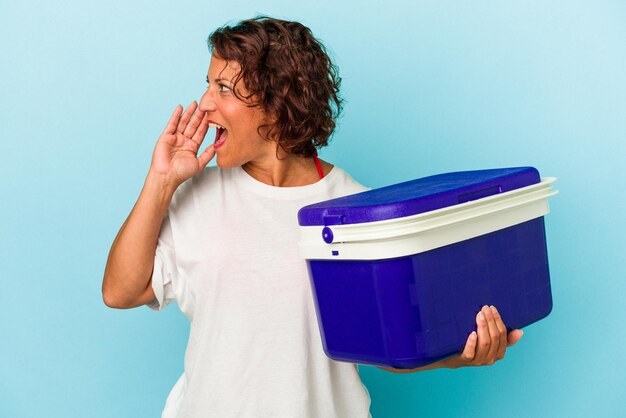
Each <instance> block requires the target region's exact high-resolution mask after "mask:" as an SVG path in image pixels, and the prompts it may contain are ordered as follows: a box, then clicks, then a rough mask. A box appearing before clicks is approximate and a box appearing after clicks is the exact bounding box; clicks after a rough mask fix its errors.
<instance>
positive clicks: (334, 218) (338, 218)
mask: <svg viewBox="0 0 626 418" xmlns="http://www.w3.org/2000/svg"><path fill="white" fill-rule="evenodd" d="M342 223H343V215H324V229H322V239H323V240H324V242H325V243H327V244H331V243H332V242H333V239H334V234H333V231H332V229H330V228H329V226H330V225H341V224H342Z"/></svg>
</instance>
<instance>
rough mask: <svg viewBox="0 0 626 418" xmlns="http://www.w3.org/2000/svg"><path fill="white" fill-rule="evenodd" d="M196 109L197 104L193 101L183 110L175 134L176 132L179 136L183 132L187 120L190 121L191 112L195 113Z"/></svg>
mask: <svg viewBox="0 0 626 418" xmlns="http://www.w3.org/2000/svg"><path fill="white" fill-rule="evenodd" d="M197 107H198V103H196V101H195V100H194V101H193V102H191V104H190V105H189V107H188V108H187V109H185V111H184V112H183V116H182V117H181V118H180V121H178V126H177V128H176V132H178V133H179V134H182V133H183V132H185V128H186V127H187V124H188V123H189V120H191V116H192V115H193V112H195V111H196V108H197Z"/></svg>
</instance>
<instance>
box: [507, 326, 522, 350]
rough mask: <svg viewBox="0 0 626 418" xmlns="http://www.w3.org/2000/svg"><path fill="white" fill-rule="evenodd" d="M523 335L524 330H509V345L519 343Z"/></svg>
mask: <svg viewBox="0 0 626 418" xmlns="http://www.w3.org/2000/svg"><path fill="white" fill-rule="evenodd" d="M523 335H524V331H522V330H521V329H514V330H513V331H511V332H509V336H508V342H507V344H508V346H509V347H512V346H514V345H515V344H517V342H518V341H519V340H521V339H522V336H523Z"/></svg>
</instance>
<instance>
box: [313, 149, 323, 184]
mask: <svg viewBox="0 0 626 418" xmlns="http://www.w3.org/2000/svg"><path fill="white" fill-rule="evenodd" d="M313 161H315V167H317V174H319V175H320V179H323V178H324V170H322V163H320V159H319V158H317V150H315V155H313Z"/></svg>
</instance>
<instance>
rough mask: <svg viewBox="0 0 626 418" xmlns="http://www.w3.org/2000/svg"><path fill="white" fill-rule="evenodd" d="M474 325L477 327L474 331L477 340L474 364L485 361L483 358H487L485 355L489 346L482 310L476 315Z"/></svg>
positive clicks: (489, 341)
mask: <svg viewBox="0 0 626 418" xmlns="http://www.w3.org/2000/svg"><path fill="white" fill-rule="evenodd" d="M476 325H477V327H478V329H477V330H476V334H477V335H478V340H477V344H476V355H475V356H474V363H481V362H482V361H483V360H484V359H485V357H487V353H488V352H489V346H490V345H491V339H490V338H489V330H488V329H487V319H486V318H485V314H484V313H483V311H482V310H481V311H479V312H478V315H476Z"/></svg>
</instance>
